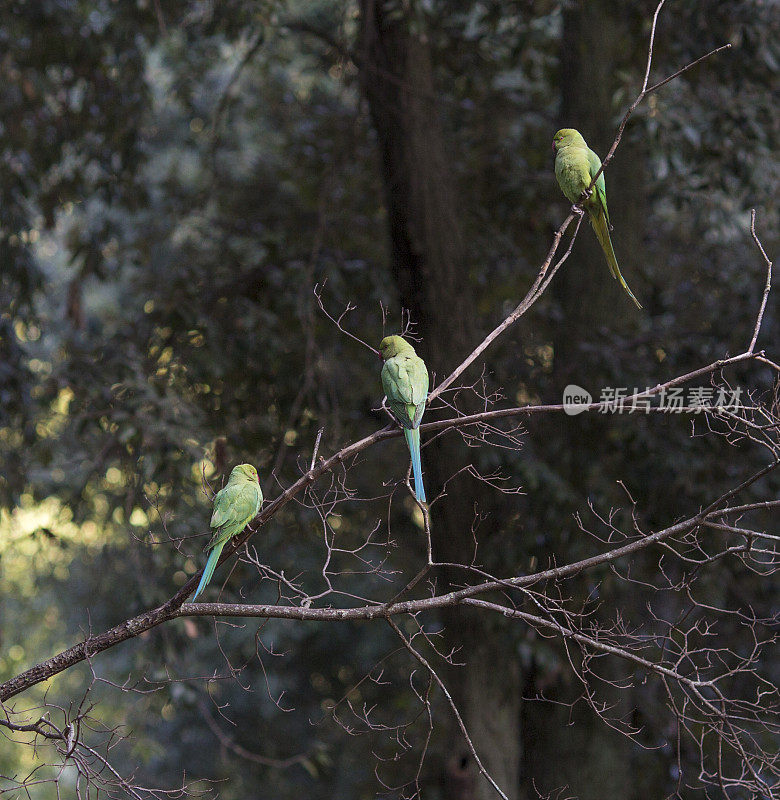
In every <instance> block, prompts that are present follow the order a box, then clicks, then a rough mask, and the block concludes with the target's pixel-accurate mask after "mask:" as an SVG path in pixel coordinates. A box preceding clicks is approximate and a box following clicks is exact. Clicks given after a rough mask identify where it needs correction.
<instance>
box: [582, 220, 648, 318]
mask: <svg viewBox="0 0 780 800" xmlns="http://www.w3.org/2000/svg"><path fill="white" fill-rule="evenodd" d="M589 216H590V224H591V225H592V226H593V230H594V232H595V234H596V238H597V239H598V240H599V244H600V245H601V249H602V250H603V251H604V255H605V256H606V257H607V264H608V265H609V271H610V272H611V273H612V277H613V278H617V279H618V280H619V281H620V285H621V286H622V287H623V288H624V289H625V291H626V294H627V295H628V296H629V297H630V298H631V299H632V300H633V301H634V303H636V306H637V308H642V304H641V303H640V302H639V300H637V299H636V297H634V293H633V292H632V291H631V289H629V288H628V284H627V283H626V281H625V279H624V278H623V276H622V275H621V274H620V268H619V267H618V263H617V258H616V257H615V250H614V249H613V247H612V239H610V238H609V227H608V225H607V218H606V217H605V216H604V212H603V211H602V210H601V209H599V210H598V211H591V210H590V209H589Z"/></svg>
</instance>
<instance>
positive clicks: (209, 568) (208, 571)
mask: <svg viewBox="0 0 780 800" xmlns="http://www.w3.org/2000/svg"><path fill="white" fill-rule="evenodd" d="M224 546H225V543H224V542H220V543H219V544H217V545H215V546H214V549H213V550H212V551H211V553H209V559H208V561H207V562H206V568H205V569H204V570H203V576H202V577H201V579H200V583H199V584H198V588H197V589H196V590H195V594H194V595H192V600H191V601H190V602H191V603H194V602H195V599H196V598H197V596H198V595H199V594H200V593H201V592H202V591H203V590H204V589H205V588H206V586H208V583H209V581H210V580H211V576H212V575H213V574H214V569H215V568H216V566H217V561H219V556H220V553H222V548H223V547H224Z"/></svg>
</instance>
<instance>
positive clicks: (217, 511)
mask: <svg viewBox="0 0 780 800" xmlns="http://www.w3.org/2000/svg"><path fill="white" fill-rule="evenodd" d="M259 481H260V479H259V478H258V476H257V470H256V469H255V468H254V467H253V466H252V465H251V464H239V465H238V466H237V467H233V471H232V472H231V473H230V477H229V478H228V482H227V484H226V485H225V487H224V488H223V489H221V490H220V491H218V492H217V493H216V495H214V511H213V513H212V515H211V523H210V525H211V528H212V530H213V531H214V535H213V536H212V537H211V541H210V542H209V543H208V544H207V545H206V550H210V551H211V552H210V553H209V558H208V561H207V562H206V568H205V569H204V570H203V576H202V577H201V579H200V583H199V584H198V588H197V590H196V591H195V594H194V595H193V596H192V602H194V601H195V599H196V598H197V596H198V595H199V594H200V593H201V592H202V591H203V589H205V588H206V586H207V585H208V582H209V581H210V580H211V576H212V575H213V574H214V567H216V566H217V561H219V555H220V553H221V552H222V548H223V547H224V546H225V544H227V542H228V541H230V539H232V538H233V537H234V536H238V534H239V533H241V531H243V530H244V528H246V526H247V525H248V524H249V523H250V522H251V521H252V520H253V519H254V518H255V517H256V516H257V512H258V511H260V506H262V505H263V492H262V490H261V489H260V482H259Z"/></svg>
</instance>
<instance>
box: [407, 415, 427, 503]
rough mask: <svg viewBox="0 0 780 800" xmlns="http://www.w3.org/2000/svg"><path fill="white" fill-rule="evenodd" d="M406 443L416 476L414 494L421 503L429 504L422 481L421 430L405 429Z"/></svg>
mask: <svg viewBox="0 0 780 800" xmlns="http://www.w3.org/2000/svg"><path fill="white" fill-rule="evenodd" d="M404 436H405V437H406V443H407V444H408V445H409V453H410V454H411V456H412V473H413V474H414V493H415V495H416V497H417V499H418V500H419V501H420V502H421V503H425V502H427V501H426V499H425V487H424V486H423V479H422V464H421V463H420V429H419V428H404Z"/></svg>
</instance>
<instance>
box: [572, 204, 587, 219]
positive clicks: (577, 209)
mask: <svg viewBox="0 0 780 800" xmlns="http://www.w3.org/2000/svg"><path fill="white" fill-rule="evenodd" d="M571 210H572V212H573V213H575V214H577V215H578V216H580V217H581V216H582V215H583V214H584V213H585V211H584V210H583V209H582V208H580V207H579V206H572V207H571Z"/></svg>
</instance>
